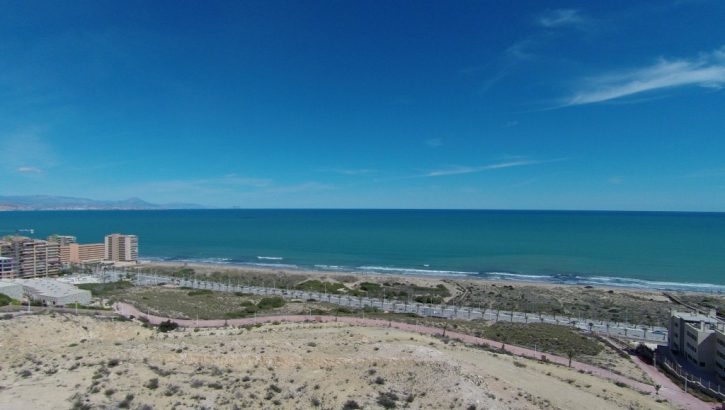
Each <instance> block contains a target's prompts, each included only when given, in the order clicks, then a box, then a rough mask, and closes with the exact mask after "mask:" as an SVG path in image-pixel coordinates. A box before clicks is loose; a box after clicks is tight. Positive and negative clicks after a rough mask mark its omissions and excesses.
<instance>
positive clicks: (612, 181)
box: [607, 176, 624, 185]
mask: <svg viewBox="0 0 725 410" xmlns="http://www.w3.org/2000/svg"><path fill="white" fill-rule="evenodd" d="M607 182H609V183H610V184H612V185H619V184H621V183H622V182H624V179H623V178H622V177H617V176H614V177H611V178H609V179H607Z"/></svg>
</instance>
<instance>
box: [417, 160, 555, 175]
mask: <svg viewBox="0 0 725 410" xmlns="http://www.w3.org/2000/svg"><path fill="white" fill-rule="evenodd" d="M553 161H560V160H549V161H534V160H517V161H507V162H498V163H495V164H487V165H481V166H477V167H467V166H459V167H452V168H446V169H439V170H436V171H431V172H428V173H427V174H424V175H423V176H425V177H443V176H451V175H462V174H474V173H478V172H484V171H493V170H496V169H506V168H514V167H523V166H527V165H536V164H543V163H547V162H553Z"/></svg>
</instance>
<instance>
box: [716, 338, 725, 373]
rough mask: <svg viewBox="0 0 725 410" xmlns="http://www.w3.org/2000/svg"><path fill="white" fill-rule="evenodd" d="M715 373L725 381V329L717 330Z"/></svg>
mask: <svg viewBox="0 0 725 410" xmlns="http://www.w3.org/2000/svg"><path fill="white" fill-rule="evenodd" d="M715 373H716V374H717V377H718V379H720V382H721V383H723V382H725V330H724V329H723V328H719V329H717V330H715Z"/></svg>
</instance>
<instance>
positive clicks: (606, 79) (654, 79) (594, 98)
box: [564, 46, 725, 106]
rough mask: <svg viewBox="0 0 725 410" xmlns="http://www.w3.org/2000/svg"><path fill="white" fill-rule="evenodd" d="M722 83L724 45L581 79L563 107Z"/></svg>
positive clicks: (724, 68) (707, 86)
mask: <svg viewBox="0 0 725 410" xmlns="http://www.w3.org/2000/svg"><path fill="white" fill-rule="evenodd" d="M685 86H699V87H705V88H711V89H720V88H722V87H723V86H725V46H723V47H721V48H720V49H717V50H715V51H713V52H710V53H705V54H700V55H699V56H698V57H696V58H693V59H689V60H667V59H664V58H660V59H659V60H658V61H657V62H656V63H654V64H652V65H650V66H647V67H642V68H636V69H631V70H627V71H621V72H615V73H610V74H607V75H602V76H599V77H595V78H590V79H587V80H584V81H583V82H582V84H581V86H580V87H579V88H580V89H579V90H578V91H577V92H576V93H574V95H572V96H571V97H569V98H568V99H567V100H566V101H565V103H564V106H573V105H584V104H595V103H600V102H604V101H610V100H615V99H619V98H624V97H628V96H631V95H635V94H640V93H645V92H652V91H656V90H662V89H670V88H675V87H685Z"/></svg>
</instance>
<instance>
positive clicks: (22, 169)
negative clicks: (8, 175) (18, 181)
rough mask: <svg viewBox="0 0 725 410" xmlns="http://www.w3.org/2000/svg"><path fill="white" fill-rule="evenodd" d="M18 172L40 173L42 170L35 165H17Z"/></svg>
mask: <svg viewBox="0 0 725 410" xmlns="http://www.w3.org/2000/svg"><path fill="white" fill-rule="evenodd" d="M17 171H18V172H20V173H21V174H42V173H43V170H42V169H40V168H37V167H27V166H26V167H19V168H18V170H17Z"/></svg>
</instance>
